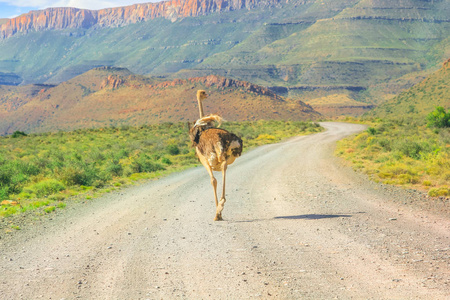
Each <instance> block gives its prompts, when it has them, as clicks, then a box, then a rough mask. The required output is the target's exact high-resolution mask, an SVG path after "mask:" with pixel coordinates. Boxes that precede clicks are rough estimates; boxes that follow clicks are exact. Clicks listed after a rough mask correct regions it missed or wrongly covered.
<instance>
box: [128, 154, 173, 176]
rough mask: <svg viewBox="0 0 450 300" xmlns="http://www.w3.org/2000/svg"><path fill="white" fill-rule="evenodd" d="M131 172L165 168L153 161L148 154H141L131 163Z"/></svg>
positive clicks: (149, 171) (153, 170)
mask: <svg viewBox="0 0 450 300" xmlns="http://www.w3.org/2000/svg"><path fill="white" fill-rule="evenodd" d="M131 168H132V171H133V173H142V172H147V173H151V172H156V171H159V170H165V168H164V167H163V166H162V165H160V164H158V163H156V162H154V161H153V160H152V159H151V158H150V157H149V156H148V155H146V154H141V155H140V156H139V157H138V159H136V160H135V161H134V162H133V163H132V165H131Z"/></svg>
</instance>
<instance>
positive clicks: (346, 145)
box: [336, 119, 450, 196]
mask: <svg viewBox="0 0 450 300" xmlns="http://www.w3.org/2000/svg"><path fill="white" fill-rule="evenodd" d="M369 123H370V127H369V128H368V129H367V130H366V131H364V132H362V133H360V134H358V135H357V136H353V137H349V138H347V139H344V140H342V141H340V142H338V146H337V149H336V153H337V155H339V156H341V157H344V158H345V159H347V160H348V161H350V162H351V163H352V165H353V167H354V168H355V169H358V170H361V171H363V172H365V173H367V174H369V175H370V176H371V177H372V178H373V179H374V180H375V181H379V182H383V183H388V184H396V185H402V186H411V187H414V188H418V189H425V190H428V194H429V195H430V196H448V195H450V188H449V187H450V128H430V127H427V126H426V125H425V124H424V122H421V121H415V120H409V121H408V120H399V119H397V120H380V119H372V120H370V121H369Z"/></svg>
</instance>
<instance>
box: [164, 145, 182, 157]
mask: <svg viewBox="0 0 450 300" xmlns="http://www.w3.org/2000/svg"><path fill="white" fill-rule="evenodd" d="M166 149H167V152H168V153H169V154H170V155H178V154H180V149H179V148H178V146H177V145H169V146H167V148H166Z"/></svg>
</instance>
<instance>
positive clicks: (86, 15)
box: [0, 0, 281, 38]
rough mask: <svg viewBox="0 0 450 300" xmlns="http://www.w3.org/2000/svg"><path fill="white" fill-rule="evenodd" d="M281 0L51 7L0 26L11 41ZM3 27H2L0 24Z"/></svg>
mask: <svg viewBox="0 0 450 300" xmlns="http://www.w3.org/2000/svg"><path fill="white" fill-rule="evenodd" d="M278 2H281V1H279V0H263V1H257V0H247V1H246V0H244V1H243V0H234V1H226V0H203V1H198V0H197V1H196V0H187V1H184V0H169V1H163V2H158V3H143V4H134V5H130V6H124V7H115V8H107V9H101V10H88V9H78V8H72V7H59V8H48V9H45V10H40V11H31V12H29V13H27V14H23V15H21V16H19V17H16V18H13V19H12V20H9V21H6V22H4V23H5V24H3V25H2V26H1V27H0V38H8V37H11V36H13V35H15V34H17V33H28V32H30V31H42V30H52V29H66V28H84V29H88V28H91V27H97V28H102V27H118V26H125V25H128V24H133V23H138V22H145V21H149V20H153V19H155V18H166V19H169V20H171V21H172V22H175V21H176V20H177V19H180V18H184V17H198V16H202V15H206V14H211V13H215V12H225V11H234V10H236V9H244V8H247V9H250V8H254V7H267V6H273V5H276V4H278ZM0 25H1V24H0Z"/></svg>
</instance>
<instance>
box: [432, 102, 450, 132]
mask: <svg viewBox="0 0 450 300" xmlns="http://www.w3.org/2000/svg"><path fill="white" fill-rule="evenodd" d="M427 120H428V127H436V128H445V127H450V112H447V113H446V112H445V108H443V107H442V106H438V107H436V109H435V110H434V111H432V112H431V113H430V114H429V115H428V116H427Z"/></svg>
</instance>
